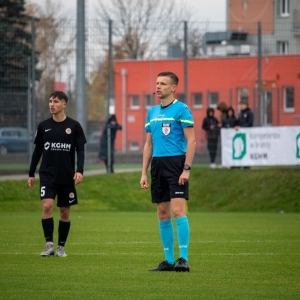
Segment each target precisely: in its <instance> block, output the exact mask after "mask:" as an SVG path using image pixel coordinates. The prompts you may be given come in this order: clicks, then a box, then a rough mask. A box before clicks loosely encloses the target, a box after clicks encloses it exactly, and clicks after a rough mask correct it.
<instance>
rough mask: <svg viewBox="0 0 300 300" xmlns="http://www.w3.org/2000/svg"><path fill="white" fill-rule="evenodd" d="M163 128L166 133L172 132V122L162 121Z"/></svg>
mask: <svg viewBox="0 0 300 300" xmlns="http://www.w3.org/2000/svg"><path fill="white" fill-rule="evenodd" d="M161 130H162V132H163V134H164V135H168V134H169V133H170V132H171V124H170V123H162V128H161Z"/></svg>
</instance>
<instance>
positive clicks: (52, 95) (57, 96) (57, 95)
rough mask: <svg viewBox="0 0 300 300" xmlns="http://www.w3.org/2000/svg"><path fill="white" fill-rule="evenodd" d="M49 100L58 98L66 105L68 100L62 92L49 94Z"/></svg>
mask: <svg viewBox="0 0 300 300" xmlns="http://www.w3.org/2000/svg"><path fill="white" fill-rule="evenodd" d="M50 98H58V99H59V100H64V101H66V103H68V100H69V99H68V96H67V95H66V94H65V93H64V92H62V91H55V92H53V93H51V95H50V97H49V99H50Z"/></svg>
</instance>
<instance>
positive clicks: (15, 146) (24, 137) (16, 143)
mask: <svg viewBox="0 0 300 300" xmlns="http://www.w3.org/2000/svg"><path fill="white" fill-rule="evenodd" d="M28 141H29V134H28V131H27V129H26V128H22V127H2V128H0V155H6V154H7V153H12V152H15V153H16V152H27V151H28Z"/></svg>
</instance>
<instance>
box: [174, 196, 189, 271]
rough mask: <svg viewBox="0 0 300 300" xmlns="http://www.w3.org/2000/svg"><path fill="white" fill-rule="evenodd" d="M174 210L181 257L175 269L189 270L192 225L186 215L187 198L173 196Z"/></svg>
mask: <svg viewBox="0 0 300 300" xmlns="http://www.w3.org/2000/svg"><path fill="white" fill-rule="evenodd" d="M171 204H172V212H173V215H174V217H175V222H176V226H177V239H178V246H179V259H178V260H177V264H176V266H175V271H179V272H181V271H182V272H185V271H189V270H190V268H189V265H188V250H189V240H190V227H189V221H188V217H187V216H186V199H184V198H172V199H171Z"/></svg>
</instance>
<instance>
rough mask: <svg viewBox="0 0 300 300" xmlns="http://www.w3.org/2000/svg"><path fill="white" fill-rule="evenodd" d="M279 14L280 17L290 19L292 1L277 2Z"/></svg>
mask: <svg viewBox="0 0 300 300" xmlns="http://www.w3.org/2000/svg"><path fill="white" fill-rule="evenodd" d="M277 14H278V16H280V17H289V15H290V0H277Z"/></svg>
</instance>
